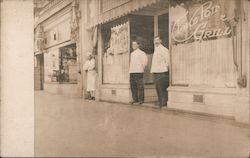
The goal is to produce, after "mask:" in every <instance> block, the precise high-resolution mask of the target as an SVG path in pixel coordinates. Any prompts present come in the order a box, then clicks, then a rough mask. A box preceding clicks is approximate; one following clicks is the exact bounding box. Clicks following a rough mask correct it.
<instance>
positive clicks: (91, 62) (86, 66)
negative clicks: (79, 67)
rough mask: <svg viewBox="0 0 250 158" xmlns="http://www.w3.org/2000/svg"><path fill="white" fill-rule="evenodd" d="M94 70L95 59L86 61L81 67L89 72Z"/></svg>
mask: <svg viewBox="0 0 250 158" xmlns="http://www.w3.org/2000/svg"><path fill="white" fill-rule="evenodd" d="M93 69H95V59H91V60H87V61H86V63H85V64H84V66H83V70H88V71H91V70H93Z"/></svg>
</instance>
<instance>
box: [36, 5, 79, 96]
mask: <svg viewBox="0 0 250 158" xmlns="http://www.w3.org/2000/svg"><path fill="white" fill-rule="evenodd" d="M78 10H79V3H78V1H73V0H64V1H59V0H54V1H52V2H50V3H48V4H47V5H46V6H45V7H44V8H43V9H42V10H41V11H40V12H39V14H38V15H37V17H36V20H35V25H36V26H35V60H36V64H35V75H36V76H37V79H36V80H35V85H36V89H44V90H45V91H49V92H53V93H58V94H67V95H72V96H81V83H79V81H81V80H80V78H81V77H80V75H79V73H78V71H79V70H80V60H79V56H80V53H79V43H78V42H79V26H78V25H79V24H78V23H79V22H78V21H79V20H78V19H79V17H78V16H79V14H78V12H79V11H78ZM39 76H40V79H39ZM39 85H41V87H39Z"/></svg>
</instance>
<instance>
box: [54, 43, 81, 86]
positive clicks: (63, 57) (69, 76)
mask: <svg viewBox="0 0 250 158" xmlns="http://www.w3.org/2000/svg"><path fill="white" fill-rule="evenodd" d="M76 61H77V60H76V46H75V44H73V45H69V46H65V47H62V48H60V66H59V68H60V69H59V73H58V74H57V75H58V76H57V80H58V82H60V83H75V82H77V62H76Z"/></svg>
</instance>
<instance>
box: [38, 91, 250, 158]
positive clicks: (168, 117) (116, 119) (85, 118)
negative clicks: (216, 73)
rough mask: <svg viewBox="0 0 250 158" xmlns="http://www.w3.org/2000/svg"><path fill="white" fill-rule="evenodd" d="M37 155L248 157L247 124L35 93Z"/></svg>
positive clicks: (164, 110) (163, 110) (165, 110)
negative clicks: (242, 124)
mask: <svg viewBox="0 0 250 158" xmlns="http://www.w3.org/2000/svg"><path fill="white" fill-rule="evenodd" d="M35 110H36V113H35V119H36V120H35V121H36V124H35V125H36V127H35V153H36V156H39V157H95V156H99V157H100V156H101V157H105V156H108V157H118V156H121V157H138V156H163V157H181V156H185V157H187V156H191V157H248V155H249V154H248V153H249V128H247V127H245V126H241V125H239V124H237V123H235V122H234V121H233V120H228V119H225V118H217V117H211V116H202V115H193V114H189V113H183V112H178V111H173V110H168V109H162V110H159V109H154V108H151V107H150V106H149V107H148V106H144V107H138V106H131V105H125V104H115V103H106V102H94V101H86V100H83V99H80V98H69V97H65V96H61V95H55V94H49V93H46V92H36V93H35Z"/></svg>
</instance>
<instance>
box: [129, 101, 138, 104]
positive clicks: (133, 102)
mask: <svg viewBox="0 0 250 158" xmlns="http://www.w3.org/2000/svg"><path fill="white" fill-rule="evenodd" d="M129 104H138V101H131V102H129Z"/></svg>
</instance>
